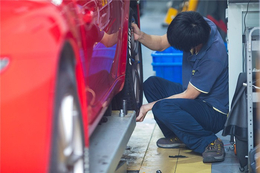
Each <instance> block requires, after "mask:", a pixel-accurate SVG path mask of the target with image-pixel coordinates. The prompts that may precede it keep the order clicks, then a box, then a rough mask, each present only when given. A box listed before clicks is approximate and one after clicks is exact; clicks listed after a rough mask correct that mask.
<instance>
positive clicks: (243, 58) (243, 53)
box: [242, 0, 251, 72]
mask: <svg viewBox="0 0 260 173" xmlns="http://www.w3.org/2000/svg"><path fill="white" fill-rule="evenodd" d="M250 2H251V0H249V1H248V2H247V7H246V13H245V16H244V32H243V43H244V42H245V41H246V40H245V38H244V36H245V32H246V16H247V13H248V7H249V3H250ZM242 55H243V57H242V60H243V62H246V61H245V56H246V55H245V43H244V44H243V52H242ZM245 67H246V64H244V65H243V71H244V72H245Z"/></svg>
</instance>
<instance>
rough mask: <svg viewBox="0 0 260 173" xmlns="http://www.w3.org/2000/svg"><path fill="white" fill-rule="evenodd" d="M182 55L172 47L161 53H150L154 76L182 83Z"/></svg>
mask: <svg viewBox="0 0 260 173" xmlns="http://www.w3.org/2000/svg"><path fill="white" fill-rule="evenodd" d="M182 55H183V53H182V51H179V50H176V49H174V48H173V47H169V48H168V49H166V50H164V51H162V52H159V51H155V52H152V57H153V63H152V66H153V71H155V72H156V76H158V77H162V78H164V79H167V80H170V81H172V82H177V83H182Z"/></svg>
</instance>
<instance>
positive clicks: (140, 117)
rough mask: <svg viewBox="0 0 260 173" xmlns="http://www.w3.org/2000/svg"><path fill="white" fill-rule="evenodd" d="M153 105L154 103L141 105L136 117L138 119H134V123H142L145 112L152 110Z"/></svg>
mask: <svg viewBox="0 0 260 173" xmlns="http://www.w3.org/2000/svg"><path fill="white" fill-rule="evenodd" d="M154 104H155V102H152V103H148V104H144V105H142V106H141V108H140V112H139V115H138V117H136V121H137V122H142V121H143V120H144V118H145V116H146V114H147V112H148V111H150V110H151V109H152V107H153V105H154Z"/></svg>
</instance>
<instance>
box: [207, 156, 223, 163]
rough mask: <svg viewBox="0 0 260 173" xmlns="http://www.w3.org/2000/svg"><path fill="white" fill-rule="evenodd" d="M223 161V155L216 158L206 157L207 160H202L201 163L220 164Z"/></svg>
mask: <svg viewBox="0 0 260 173" xmlns="http://www.w3.org/2000/svg"><path fill="white" fill-rule="evenodd" d="M224 160H225V155H224V156H218V157H208V158H203V163H214V162H222V161H224Z"/></svg>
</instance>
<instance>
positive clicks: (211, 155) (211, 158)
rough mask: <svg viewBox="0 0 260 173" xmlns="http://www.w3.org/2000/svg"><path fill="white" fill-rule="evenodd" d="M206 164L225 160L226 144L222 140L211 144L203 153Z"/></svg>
mask: <svg viewBox="0 0 260 173" xmlns="http://www.w3.org/2000/svg"><path fill="white" fill-rule="evenodd" d="M202 157H203V162H204V163H212V162H222V161H223V160H224V159H225V149H224V144H223V142H222V141H221V140H220V139H216V140H215V141H214V142H212V143H210V144H209V145H208V146H207V147H206V149H205V151H204V152H203V153H202Z"/></svg>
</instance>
